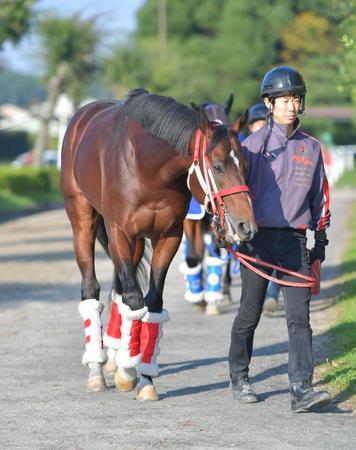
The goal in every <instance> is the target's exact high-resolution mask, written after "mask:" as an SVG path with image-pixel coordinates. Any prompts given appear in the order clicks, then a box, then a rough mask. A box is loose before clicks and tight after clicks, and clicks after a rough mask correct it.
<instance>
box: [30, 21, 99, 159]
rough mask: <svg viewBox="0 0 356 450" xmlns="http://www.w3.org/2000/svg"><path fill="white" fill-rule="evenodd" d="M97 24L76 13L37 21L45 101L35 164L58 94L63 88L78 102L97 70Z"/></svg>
mask: <svg viewBox="0 0 356 450" xmlns="http://www.w3.org/2000/svg"><path fill="white" fill-rule="evenodd" d="M97 28H98V27H97V25H96V18H95V17H92V18H89V19H83V18H82V17H80V15H79V14H74V15H73V16H71V17H65V18H64V17H59V16H57V15H49V16H46V17H44V18H43V19H42V20H41V21H40V22H39V26H38V32H39V36H40V38H41V41H42V48H43V59H44V62H45V65H46V75H45V79H46V80H47V83H48V84H47V86H48V101H47V108H46V109H45V111H43V113H42V117H41V120H42V126H41V130H40V132H39V134H38V137H37V140H36V143H35V146H34V158H33V164H34V166H39V165H40V164H41V160H42V152H43V150H44V149H45V147H46V145H47V141H48V125H49V122H50V120H51V119H52V117H53V113H54V108H55V104H56V100H57V98H58V96H59V94H60V93H61V92H66V93H67V94H68V95H69V96H70V97H71V99H72V100H73V102H74V104H75V105H77V104H78V103H79V101H80V99H81V98H82V95H83V92H84V89H85V86H86V84H87V83H88V82H89V80H90V79H91V77H92V75H93V73H94V71H95V70H96V64H95V51H96V47H97V44H98V42H99V39H100V34H99V30H98V29H97Z"/></svg>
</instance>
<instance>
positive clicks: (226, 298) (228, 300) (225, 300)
mask: <svg viewBox="0 0 356 450" xmlns="http://www.w3.org/2000/svg"><path fill="white" fill-rule="evenodd" d="M220 305H225V306H229V305H232V298H231V295H230V294H224V298H223V299H222V300H221V302H220Z"/></svg>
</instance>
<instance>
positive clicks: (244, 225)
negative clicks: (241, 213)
mask: <svg viewBox="0 0 356 450" xmlns="http://www.w3.org/2000/svg"><path fill="white" fill-rule="evenodd" d="M237 229H238V231H239V232H240V233H242V234H243V235H246V234H250V233H251V229H250V224H249V223H248V222H247V220H243V221H241V222H239V223H238V224H237Z"/></svg>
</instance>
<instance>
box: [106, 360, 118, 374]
mask: <svg viewBox="0 0 356 450" xmlns="http://www.w3.org/2000/svg"><path fill="white" fill-rule="evenodd" d="M104 370H105V372H106V373H107V374H108V375H115V374H116V371H117V365H116V362H115V360H114V359H109V360H108V362H107V363H106V364H105V366H104Z"/></svg>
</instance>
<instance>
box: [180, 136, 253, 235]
mask: <svg viewBox="0 0 356 450" xmlns="http://www.w3.org/2000/svg"><path fill="white" fill-rule="evenodd" d="M206 148H207V142H206V137H205V135H204V133H203V132H202V131H201V130H200V129H198V130H197V133H196V135H195V144H194V156H193V163H192V165H191V166H190V169H189V172H188V178H187V185H188V188H189V190H190V177H191V175H192V173H193V172H195V174H196V176H197V179H198V181H199V184H200V187H201V188H202V190H203V191H204V192H205V199H204V207H205V209H206V211H207V212H208V213H209V214H212V215H213V219H212V223H211V228H212V231H213V233H214V234H215V236H216V238H217V240H218V241H219V242H220V243H224V242H225V230H224V220H225V216H226V214H227V209H226V205H225V203H224V201H223V197H227V196H228V195H234V194H238V193H241V192H250V189H249V188H248V186H247V185H245V184H243V185H240V186H233V187H231V188H228V189H221V190H219V189H218V188H217V185H216V182H215V180H214V176H213V174H212V171H211V167H210V162H209V159H208V155H207V152H206ZM201 152H202V160H203V173H204V175H203V174H202V171H201V169H200V156H201Z"/></svg>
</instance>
